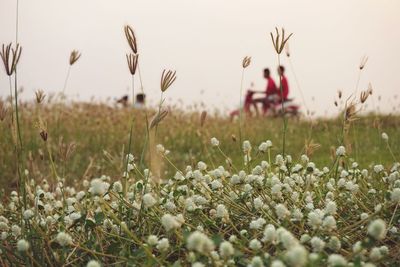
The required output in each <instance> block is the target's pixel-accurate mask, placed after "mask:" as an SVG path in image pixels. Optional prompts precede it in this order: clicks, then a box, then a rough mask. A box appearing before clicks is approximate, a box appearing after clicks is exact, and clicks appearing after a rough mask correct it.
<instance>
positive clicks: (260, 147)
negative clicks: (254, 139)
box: [258, 142, 268, 153]
mask: <svg viewBox="0 0 400 267" xmlns="http://www.w3.org/2000/svg"><path fill="white" fill-rule="evenodd" d="M267 149H268V145H267V143H266V142H262V143H261V144H260V146H259V147H258V150H259V151H261V152H263V153H264V152H266V151H267Z"/></svg>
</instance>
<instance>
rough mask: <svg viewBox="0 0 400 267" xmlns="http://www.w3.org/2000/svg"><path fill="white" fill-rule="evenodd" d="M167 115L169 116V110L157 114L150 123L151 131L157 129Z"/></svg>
mask: <svg viewBox="0 0 400 267" xmlns="http://www.w3.org/2000/svg"><path fill="white" fill-rule="evenodd" d="M167 115H168V110H163V111H161V112H159V113H157V114H156V115H155V116H154V117H153V119H152V120H151V122H150V129H153V128H154V127H156V126H157V125H158V124H159V123H160V122H161V121H162V120H163V119H164V118H165V117H166V116H167Z"/></svg>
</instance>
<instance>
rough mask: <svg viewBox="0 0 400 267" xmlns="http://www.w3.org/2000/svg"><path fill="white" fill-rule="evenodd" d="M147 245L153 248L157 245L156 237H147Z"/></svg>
mask: <svg viewBox="0 0 400 267" xmlns="http://www.w3.org/2000/svg"><path fill="white" fill-rule="evenodd" d="M147 244H149V246H155V245H157V244H158V237H157V236H156V235H149V236H148V237H147Z"/></svg>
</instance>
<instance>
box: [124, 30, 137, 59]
mask: <svg viewBox="0 0 400 267" xmlns="http://www.w3.org/2000/svg"><path fill="white" fill-rule="evenodd" d="M124 31H125V37H126V40H127V41H128V44H129V47H130V48H131V49H132V52H133V53H134V54H137V43H136V36H135V32H134V31H133V29H132V27H131V26H129V25H125V27H124Z"/></svg>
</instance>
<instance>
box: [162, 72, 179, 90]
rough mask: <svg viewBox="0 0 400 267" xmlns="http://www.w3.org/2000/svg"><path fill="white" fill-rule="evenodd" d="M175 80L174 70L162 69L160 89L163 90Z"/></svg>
mask: <svg viewBox="0 0 400 267" xmlns="http://www.w3.org/2000/svg"><path fill="white" fill-rule="evenodd" d="M175 80H176V71H172V70H168V71H166V70H163V72H162V75H161V91H162V92H165V91H166V90H167V89H168V87H170V86H171V85H172V84H173V83H174V82H175Z"/></svg>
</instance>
